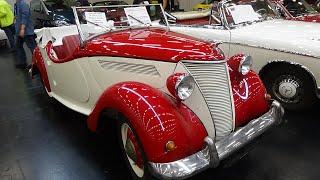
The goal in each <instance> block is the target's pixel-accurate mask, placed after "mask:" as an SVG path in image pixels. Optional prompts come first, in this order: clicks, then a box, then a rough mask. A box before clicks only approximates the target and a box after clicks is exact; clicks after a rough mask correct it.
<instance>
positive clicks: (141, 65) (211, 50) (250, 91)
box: [30, 5, 283, 179]
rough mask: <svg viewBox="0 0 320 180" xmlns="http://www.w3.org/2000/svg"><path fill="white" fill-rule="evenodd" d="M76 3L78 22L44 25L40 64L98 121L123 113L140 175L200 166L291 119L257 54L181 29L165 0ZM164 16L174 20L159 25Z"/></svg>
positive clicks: (49, 84) (131, 161)
mask: <svg viewBox="0 0 320 180" xmlns="http://www.w3.org/2000/svg"><path fill="white" fill-rule="evenodd" d="M74 12H75V17H76V23H77V25H76V26H67V27H54V28H43V29H41V30H39V31H38V32H37V35H38V47H37V48H36V50H35V51H34V54H33V63H32V68H31V71H30V72H31V73H32V74H36V73H37V72H38V73H39V74H40V75H41V79H42V82H43V84H44V86H45V89H46V91H47V93H48V95H49V96H51V97H53V98H55V99H56V100H58V101H60V102H61V103H62V104H64V105H65V106H67V107H69V108H71V109H73V110H75V111H78V112H79V113H82V114H85V115H87V116H88V120H87V123H88V127H89V129H90V130H92V131H97V130H98V129H100V126H103V125H105V123H104V122H106V121H111V119H116V120H117V121H114V128H117V132H118V136H119V139H120V145H121V148H122V150H123V155H124V158H125V159H126V162H127V164H128V167H129V169H130V171H131V172H132V175H133V176H134V177H136V178H147V177H149V176H153V177H159V178H173V179H174V178H186V177H189V176H192V175H194V174H195V173H198V172H200V171H202V170H204V169H206V168H209V167H216V166H218V165H219V162H221V161H223V160H225V159H226V158H227V157H229V156H230V155H232V154H234V153H236V152H237V151H238V150H239V149H241V148H244V147H246V145H247V144H248V143H251V142H252V141H254V140H255V139H256V137H258V136H259V135H261V134H263V133H264V132H265V131H266V130H268V129H269V128H270V127H272V126H273V125H274V124H278V123H280V122H281V119H282V115H283V108H282V107H281V105H280V104H279V103H278V102H276V101H272V100H270V96H269V95H268V94H267V93H266V89H265V87H264V86H263V84H262V82H261V80H260V79H259V77H258V75H257V74H256V73H254V72H253V71H252V70H251V69H250V68H251V63H252V59H251V57H250V56H245V55H242V54H238V55H235V56H233V57H231V58H230V59H227V58H226V57H225V56H224V54H223V52H222V51H221V50H220V49H219V48H218V47H217V46H216V45H215V44H213V43H208V42H204V41H201V40H199V39H196V38H192V37H189V36H186V35H182V34H179V33H175V32H171V31H170V29H169V28H170V27H169V26H168V22H167V19H166V17H164V16H163V14H164V12H163V9H162V7H161V6H159V5H139V6H110V7H77V8H74ZM159 21H164V22H165V24H167V27H166V28H159V27H152V26H153V24H155V25H156V24H159ZM108 113H111V115H110V116H107V117H111V118H106V117H105V116H102V115H104V114H108ZM111 124H112V123H111ZM108 138H114V137H108Z"/></svg>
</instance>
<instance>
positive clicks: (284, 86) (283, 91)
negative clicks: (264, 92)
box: [279, 79, 299, 99]
mask: <svg viewBox="0 0 320 180" xmlns="http://www.w3.org/2000/svg"><path fill="white" fill-rule="evenodd" d="M298 87H299V84H298V82H296V81H295V80H292V79H284V80H283V81H282V82H280V84H279V93H280V95H281V96H283V97H285V98H289V99H290V98H293V97H294V96H295V95H296V94H297V89H298Z"/></svg>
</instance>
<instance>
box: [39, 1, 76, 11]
mask: <svg viewBox="0 0 320 180" xmlns="http://www.w3.org/2000/svg"><path fill="white" fill-rule="evenodd" d="M43 2H44V4H45V5H46V7H47V9H48V10H49V11H63V10H71V6H74V5H75V4H76V1H75V0H67V1H63V0H47V1H43Z"/></svg>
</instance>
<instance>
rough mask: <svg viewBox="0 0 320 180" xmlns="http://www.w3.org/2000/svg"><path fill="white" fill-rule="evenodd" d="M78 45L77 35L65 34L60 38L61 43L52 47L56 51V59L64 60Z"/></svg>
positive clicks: (78, 38)
mask: <svg viewBox="0 0 320 180" xmlns="http://www.w3.org/2000/svg"><path fill="white" fill-rule="evenodd" d="M79 46H80V37H79V35H71V36H65V37H63V38H62V45H61V46H55V47H54V48H53V49H54V51H55V52H56V54H57V56H58V59H59V60H62V61H64V60H65V59H66V58H68V57H71V56H72V55H73V53H74V51H75V50H76V49H77V48H78V47H79Z"/></svg>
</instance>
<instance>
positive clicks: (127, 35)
mask: <svg viewBox="0 0 320 180" xmlns="http://www.w3.org/2000/svg"><path fill="white" fill-rule="evenodd" d="M82 52H83V53H85V54H83V55H85V56H119V57H129V58H138V59H150V60H158V61H166V62H179V61H180V60H201V61H210V60H215V59H216V60H223V59H224V58H225V57H224V54H223V53H222V51H221V50H220V49H219V48H218V47H216V45H215V44H213V43H208V42H204V41H202V40H200V39H196V38H193V37H190V36H186V35H182V34H179V33H175V32H170V31H166V30H165V29H162V28H148V29H132V30H124V31H118V32H112V33H106V34H103V35H100V36H98V37H96V38H94V39H92V40H91V41H89V42H88V43H87V44H86V46H85V49H84V51H82Z"/></svg>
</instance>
